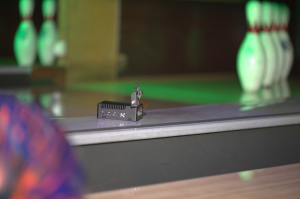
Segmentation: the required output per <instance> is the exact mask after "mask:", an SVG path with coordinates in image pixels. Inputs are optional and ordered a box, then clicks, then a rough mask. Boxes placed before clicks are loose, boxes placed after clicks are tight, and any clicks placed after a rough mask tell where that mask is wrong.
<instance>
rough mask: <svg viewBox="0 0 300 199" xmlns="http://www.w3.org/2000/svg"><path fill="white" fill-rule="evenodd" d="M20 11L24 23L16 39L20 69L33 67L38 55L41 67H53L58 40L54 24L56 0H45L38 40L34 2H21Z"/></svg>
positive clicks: (16, 55)
mask: <svg viewBox="0 0 300 199" xmlns="http://www.w3.org/2000/svg"><path fill="white" fill-rule="evenodd" d="M19 10H20V15H21V17H22V21H21V23H20V25H19V27H18V29H17V32H16V35H15V38H14V53H15V57H16V59H17V63H18V65H19V66H20V67H31V66H33V64H34V62H35V60H36V55H37V54H38V57H39V60H40V63H41V65H43V66H51V65H52V64H53V63H54V61H55V57H56V56H55V54H54V50H53V48H54V45H55V42H56V40H57V28H56V24H55V22H54V15H55V12H56V2H55V0H44V1H43V2H42V12H43V17H44V22H43V24H42V26H41V30H40V32H39V35H38V38H37V34H36V30H35V26H34V24H33V22H32V20H31V17H32V14H33V10H34V1H33V0H20V1H19Z"/></svg>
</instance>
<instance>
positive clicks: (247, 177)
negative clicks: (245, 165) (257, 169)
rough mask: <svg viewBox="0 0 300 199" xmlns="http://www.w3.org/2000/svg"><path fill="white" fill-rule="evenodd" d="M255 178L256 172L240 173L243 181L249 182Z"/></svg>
mask: <svg viewBox="0 0 300 199" xmlns="http://www.w3.org/2000/svg"><path fill="white" fill-rule="evenodd" d="M253 176H254V171H242V172H239V177H240V179H241V180H244V181H248V180H251V179H252V178H253Z"/></svg>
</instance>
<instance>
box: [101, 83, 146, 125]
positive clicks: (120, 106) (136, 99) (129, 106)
mask: <svg viewBox="0 0 300 199" xmlns="http://www.w3.org/2000/svg"><path fill="white" fill-rule="evenodd" d="M135 89H136V91H135V92H133V93H132V94H131V102H130V103H124V102H111V101H103V102H100V103H98V107H97V118H106V119H114V120H127V121H138V120H140V119H142V118H143V114H144V113H143V110H144V109H145V108H146V106H147V104H146V103H145V102H143V101H142V100H141V97H142V95H143V91H141V90H140V86H139V84H137V85H136V86H135Z"/></svg>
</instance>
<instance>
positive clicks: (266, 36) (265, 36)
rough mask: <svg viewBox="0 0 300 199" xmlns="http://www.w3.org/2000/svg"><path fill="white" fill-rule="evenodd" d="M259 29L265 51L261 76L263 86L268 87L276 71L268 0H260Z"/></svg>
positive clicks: (270, 7) (270, 6)
mask: <svg viewBox="0 0 300 199" xmlns="http://www.w3.org/2000/svg"><path fill="white" fill-rule="evenodd" d="M261 5H262V17H261V31H260V33H259V36H260V40H261V43H262V46H263V49H264V53H265V73H264V77H263V86H264V87H269V86H271V85H272V83H273V82H274V76H275V75H276V72H277V71H278V70H277V69H278V67H277V62H276V51H275V46H274V43H273V40H272V38H271V34H270V29H271V25H272V5H271V3H270V2H267V1H265V2H262V3H261Z"/></svg>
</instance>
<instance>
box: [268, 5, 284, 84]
mask: <svg viewBox="0 0 300 199" xmlns="http://www.w3.org/2000/svg"><path fill="white" fill-rule="evenodd" d="M272 7H273V17H272V18H273V20H272V27H271V32H270V34H271V37H272V39H273V42H274V46H275V50H276V55H277V59H276V62H277V71H276V74H275V77H274V83H277V82H278V81H279V80H280V79H281V77H282V69H283V50H282V47H281V41H280V38H279V34H278V25H279V21H280V18H279V5H278V4H277V3H275V2H273V3H272Z"/></svg>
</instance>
